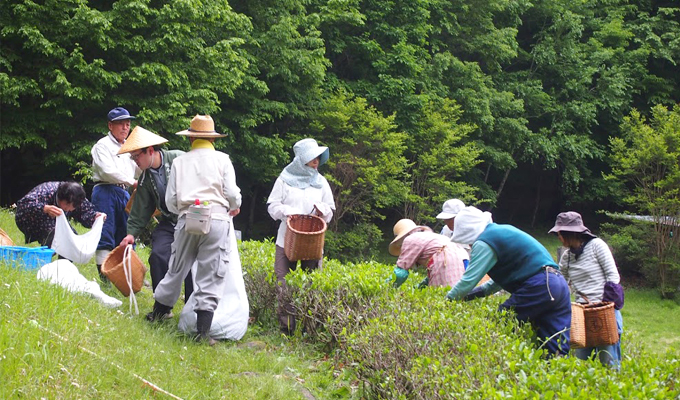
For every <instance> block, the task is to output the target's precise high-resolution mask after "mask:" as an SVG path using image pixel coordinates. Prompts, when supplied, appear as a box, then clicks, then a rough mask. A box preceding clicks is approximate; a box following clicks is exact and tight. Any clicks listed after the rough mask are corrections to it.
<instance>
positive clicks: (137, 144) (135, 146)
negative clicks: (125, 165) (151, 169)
mask: <svg viewBox="0 0 680 400" xmlns="http://www.w3.org/2000/svg"><path fill="white" fill-rule="evenodd" d="M167 142H168V140H167V139H165V138H163V137H161V136H158V135H156V134H155V133H153V132H151V131H149V130H146V129H144V128H142V127H141V126H136V127H135V129H133V130H132V132H131V133H130V135H129V136H128V138H127V139H126V140H125V143H123V145H122V146H121V147H120V150H118V154H125V153H129V152H132V151H135V150H140V149H146V148H147V147H151V146H158V145H161V144H163V143H167Z"/></svg>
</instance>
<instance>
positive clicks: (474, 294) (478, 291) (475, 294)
mask: <svg viewBox="0 0 680 400" xmlns="http://www.w3.org/2000/svg"><path fill="white" fill-rule="evenodd" d="M485 296H486V294H484V290H483V289H482V287H481V286H477V287H476V288H474V289H472V290H471V291H470V293H468V294H466V295H465V297H463V300H465V301H470V300H474V299H476V298H479V297H485Z"/></svg>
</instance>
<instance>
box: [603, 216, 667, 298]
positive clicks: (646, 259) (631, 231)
mask: <svg viewBox="0 0 680 400" xmlns="http://www.w3.org/2000/svg"><path fill="white" fill-rule="evenodd" d="M600 234H601V236H602V239H603V240H604V241H605V242H607V244H608V245H609V247H610V248H611V249H612V253H613V255H614V258H615V260H616V266H617V267H618V268H619V272H620V273H621V274H622V275H623V276H628V277H633V278H640V277H641V278H643V279H644V281H643V283H644V284H645V285H646V286H650V287H653V286H654V285H655V284H656V283H657V281H658V279H656V273H655V271H654V268H653V266H652V265H650V260H651V257H652V254H653V251H652V248H651V246H652V243H651V236H652V234H653V226H652V225H650V224H648V223H642V222H626V223H623V224H615V223H604V224H602V225H601V226H600Z"/></svg>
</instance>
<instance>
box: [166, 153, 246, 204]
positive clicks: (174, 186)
mask: <svg viewBox="0 0 680 400" xmlns="http://www.w3.org/2000/svg"><path fill="white" fill-rule="evenodd" d="M196 199H198V200H199V201H200V202H201V203H203V202H204V201H208V202H209V203H210V204H211V205H221V206H224V207H227V208H229V209H230V210H235V209H237V208H240V207H241V189H240V188H239V187H238V186H237V185H236V173H235V172H234V166H233V165H232V163H231V160H230V159H229V156H228V155H226V154H225V153H222V152H220V151H216V150H215V148H214V147H213V146H212V144H211V143H210V142H208V141H206V140H195V141H194V143H193V145H192V148H191V151H189V152H188V153H185V154H183V155H181V156H179V157H177V158H175V160H174V161H173V163H172V168H171V170H170V177H169V178H168V187H167V189H166V191H165V204H166V206H167V207H168V211H170V212H171V213H173V214H177V215H180V216H181V215H183V214H185V213H186V211H187V210H188V209H189V206H191V205H192V204H194V201H195V200H196Z"/></svg>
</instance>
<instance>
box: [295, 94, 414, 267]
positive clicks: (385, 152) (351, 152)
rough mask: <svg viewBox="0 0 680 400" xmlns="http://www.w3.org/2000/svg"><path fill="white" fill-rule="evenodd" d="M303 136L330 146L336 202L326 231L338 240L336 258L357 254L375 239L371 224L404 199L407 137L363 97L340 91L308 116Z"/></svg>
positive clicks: (329, 168) (329, 95) (373, 227)
mask: <svg viewBox="0 0 680 400" xmlns="http://www.w3.org/2000/svg"><path fill="white" fill-rule="evenodd" d="M303 135H304V136H307V135H308V136H311V137H314V138H316V139H317V140H318V141H319V142H321V143H322V144H326V145H329V146H330V151H331V157H330V159H329V161H328V170H329V173H328V174H325V176H326V177H327V178H328V181H329V183H330V185H331V188H332V190H333V197H334V199H335V207H336V210H335V215H334V218H333V220H332V221H331V224H330V227H329V229H330V230H331V231H333V232H335V236H337V237H338V238H337V239H336V242H338V243H336V245H335V249H336V251H337V253H335V254H337V255H342V254H343V252H346V251H349V252H350V254H353V255H359V254H361V253H362V252H365V251H366V249H367V248H371V247H372V244H373V243H374V241H375V240H374V239H375V230H376V229H377V228H375V226H374V225H373V223H374V222H375V221H379V220H382V219H384V215H385V210H386V209H389V208H390V207H395V206H397V205H398V204H401V203H403V201H404V196H405V194H406V192H407V186H406V184H405V182H406V179H405V172H406V170H407V168H408V164H407V161H406V158H405V157H404V156H403V152H404V149H405V147H404V142H405V139H406V136H405V135H404V133H403V132H399V131H397V129H396V125H395V124H394V116H389V117H384V116H382V114H381V113H380V112H379V111H377V110H375V109H374V108H373V107H370V106H369V105H368V104H367V102H366V99H363V98H361V97H357V96H353V95H352V94H351V93H348V92H346V91H343V90H337V91H333V92H330V93H327V94H326V96H324V98H323V101H322V102H321V103H320V104H319V105H318V107H315V110H314V111H313V112H311V113H310V123H309V126H308V128H307V129H306V130H305V133H304V134H303ZM301 136H302V135H301ZM322 168H325V167H322ZM343 235H345V236H347V237H345V238H343ZM367 239H372V240H367ZM342 243H345V245H342ZM358 243H360V244H361V246H358V247H357V246H356V245H357V244H358ZM332 247H333V246H331V248H332Z"/></svg>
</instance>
